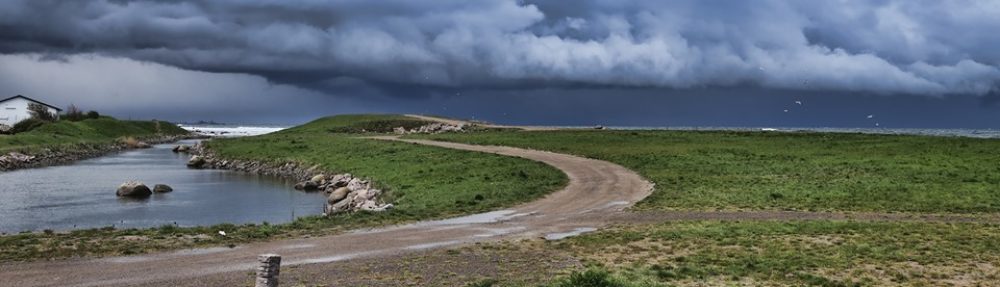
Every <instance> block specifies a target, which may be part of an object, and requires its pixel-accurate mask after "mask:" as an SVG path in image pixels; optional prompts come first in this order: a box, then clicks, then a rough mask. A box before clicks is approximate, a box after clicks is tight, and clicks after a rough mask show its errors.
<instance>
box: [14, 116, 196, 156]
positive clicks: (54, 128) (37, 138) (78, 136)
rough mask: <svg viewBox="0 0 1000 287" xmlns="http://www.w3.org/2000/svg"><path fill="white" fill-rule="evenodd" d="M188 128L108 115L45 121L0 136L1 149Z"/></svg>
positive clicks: (62, 145) (68, 145) (63, 145)
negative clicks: (32, 128)
mask: <svg viewBox="0 0 1000 287" xmlns="http://www.w3.org/2000/svg"><path fill="white" fill-rule="evenodd" d="M187 133H188V132H187V131H185V130H184V129H181V128H180V127H177V126H176V125H174V124H171V123H167V122H154V121H120V120H116V119H114V118H110V117H102V118H98V119H87V120H82V121H78V122H71V121H58V122H54V123H47V124H45V125H42V126H40V127H38V128H36V129H34V130H31V131H28V132H23V133H19V134H15V135H3V136H0V153H8V152H12V151H19V152H28V153H31V152H34V151H38V150H41V149H72V148H77V147H81V146H98V145H106V144H109V143H112V142H114V141H116V140H121V139H122V138H125V137H133V138H138V139H142V138H149V137H155V136H162V135H183V134H187Z"/></svg>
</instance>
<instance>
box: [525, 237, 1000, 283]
mask: <svg viewBox="0 0 1000 287" xmlns="http://www.w3.org/2000/svg"><path fill="white" fill-rule="evenodd" d="M536 248H555V249H559V250H565V251H568V252H570V253H572V254H574V256H577V257H579V258H581V259H583V260H584V261H585V262H586V264H587V265H589V266H591V267H592V268H593V269H595V270H597V271H596V272H594V271H591V272H589V273H591V274H577V275H576V276H577V277H584V278H586V277H588V276H589V277H591V278H590V280H598V281H601V280H603V281H605V282H607V283H608V284H603V285H601V284H598V285H592V286H706V285H708V286H733V285H744V286H754V285H758V286H759V285H767V286H775V285H781V286H803V285H810V286H886V285H911V286H921V285H922V286H943V285H952V284H955V285H967V286H975V285H976V284H975V283H977V282H978V283H980V284H981V283H987V282H1000V281H998V280H1000V269H997V264H1000V225H997V224H985V223H983V224H980V223H958V224H947V223H905V222H847V221H808V222H807V221H792V222H773V221H766V222H718V221H698V222H674V223H663V224H654V225H638V226H627V227H625V226H623V227H617V228H613V229H609V230H606V231H600V232H597V233H594V234H587V235H584V236H580V237H575V238H570V239H568V240H565V241H562V242H558V243H544V244H542V245H541V246H539V247H536ZM608 270H610V271H608ZM601 273H604V274H601ZM583 275H586V276H583ZM584 278H577V280H582V279H584ZM595 278H596V279H595ZM602 278H603V279H602ZM563 281H566V282H568V281H570V278H567V279H564V280H563ZM563 283H565V282H563ZM557 285H558V284H557ZM574 285H578V284H570V285H565V284H563V285H561V286H574Z"/></svg>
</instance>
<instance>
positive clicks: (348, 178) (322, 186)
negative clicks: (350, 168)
mask: <svg viewBox="0 0 1000 287" xmlns="http://www.w3.org/2000/svg"><path fill="white" fill-rule="evenodd" d="M295 189H298V190H304V191H319V190H322V191H324V192H326V194H327V200H326V206H325V207H324V208H323V213H324V214H326V215H332V214H338V213H344V212H353V211H361V210H363V211H384V210H387V209H390V208H392V204H380V203H379V196H381V195H382V191H381V190H379V189H376V188H373V187H372V184H371V182H370V181H367V180H363V179H360V178H356V177H354V176H353V175H351V174H349V173H345V174H335V175H331V176H328V175H324V174H317V175H314V176H312V177H310V178H309V179H308V180H304V181H301V182H299V183H297V184H295Z"/></svg>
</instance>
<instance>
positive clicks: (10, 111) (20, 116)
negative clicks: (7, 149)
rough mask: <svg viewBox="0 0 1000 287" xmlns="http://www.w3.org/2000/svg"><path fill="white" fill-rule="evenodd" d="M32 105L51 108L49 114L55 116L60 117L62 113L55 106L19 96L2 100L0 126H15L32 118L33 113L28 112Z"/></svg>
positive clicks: (0, 104)
mask: <svg viewBox="0 0 1000 287" xmlns="http://www.w3.org/2000/svg"><path fill="white" fill-rule="evenodd" d="M31 103H36V104H39V105H42V106H45V107H47V108H49V112H50V113H52V114H53V115H59V112H60V111H62V109H60V108H57V107H55V106H53V105H49V104H46V103H43V102H39V101H36V100H34V99H31V98H28V97H25V96H22V95H17V96H13V97H10V98H7V99H3V100H0V125H7V126H14V124H16V123H17V122H20V121H22V120H24V119H27V118H31V113H29V112H28V104H31Z"/></svg>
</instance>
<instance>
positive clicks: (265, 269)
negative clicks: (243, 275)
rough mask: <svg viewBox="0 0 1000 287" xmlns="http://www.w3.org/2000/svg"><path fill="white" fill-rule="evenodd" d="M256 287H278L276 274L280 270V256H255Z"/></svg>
mask: <svg viewBox="0 0 1000 287" xmlns="http://www.w3.org/2000/svg"><path fill="white" fill-rule="evenodd" d="M257 263H258V265H257V284H256V285H254V286H256V287H278V273H279V271H280V270H281V255H278V254H263V255H259V256H257Z"/></svg>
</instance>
